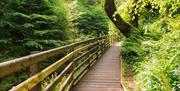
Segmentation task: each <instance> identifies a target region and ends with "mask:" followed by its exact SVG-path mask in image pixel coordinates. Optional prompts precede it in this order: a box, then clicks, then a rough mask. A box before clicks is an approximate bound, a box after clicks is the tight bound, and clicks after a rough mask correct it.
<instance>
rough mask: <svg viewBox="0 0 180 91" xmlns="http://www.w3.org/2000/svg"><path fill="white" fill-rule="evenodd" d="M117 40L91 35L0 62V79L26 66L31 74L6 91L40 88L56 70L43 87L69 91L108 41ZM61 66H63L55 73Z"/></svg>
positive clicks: (49, 89) (106, 45)
mask: <svg viewBox="0 0 180 91" xmlns="http://www.w3.org/2000/svg"><path fill="white" fill-rule="evenodd" d="M117 40H118V37H117V36H114V35H111V36H110V35H108V36H103V37H98V38H92V39H88V40H86V41H82V42H77V43H73V44H70V45H67V46H63V47H59V48H55V49H51V50H47V51H43V52H40V53H36V54H32V55H29V56H25V57H21V58H17V59H14V60H10V61H7V62H4V63H0V79H3V78H4V77H6V76H8V75H11V74H13V73H15V72H18V71H20V70H22V69H25V68H28V67H29V68H30V71H32V72H31V76H30V77H29V78H28V79H26V80H25V81H23V82H22V83H20V84H18V85H17V86H14V87H13V88H11V89H10V90H9V91H42V89H41V82H42V81H43V80H44V79H46V78H47V77H49V76H50V75H52V74H53V73H55V72H56V73H58V75H57V76H56V77H55V79H53V80H52V81H51V82H50V83H49V84H48V85H47V86H46V87H45V88H44V89H43V90H44V91H52V90H53V89H55V88H57V87H59V88H58V89H59V91H69V90H70V89H71V87H73V86H74V85H76V83H77V82H78V81H79V80H80V79H81V78H82V77H83V75H85V74H86V72H87V71H88V69H89V68H90V67H92V66H93V64H95V63H96V61H97V60H98V58H100V57H101V55H102V54H103V53H104V52H105V50H106V49H107V48H108V47H109V46H110V44H112V43H114V42H115V41H117ZM67 51H68V52H69V53H68V54H67V55H65V56H64V57H62V58H61V59H59V60H58V61H56V62H55V63H53V64H52V65H50V66H48V67H46V68H45V69H42V70H39V65H41V62H43V61H44V60H46V59H48V58H50V57H53V56H57V55H61V54H62V53H64V52H67ZM62 66H63V67H64V66H65V67H64V68H63V70H61V71H60V72H58V71H59V70H58V69H60V68H61V69H62Z"/></svg>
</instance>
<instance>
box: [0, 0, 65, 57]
mask: <svg viewBox="0 0 180 91" xmlns="http://www.w3.org/2000/svg"><path fill="white" fill-rule="evenodd" d="M3 5H4V7H3V9H2V11H1V12H2V13H3V14H2V15H1V19H0V35H2V36H0V40H1V41H0V43H1V46H2V47H0V50H2V51H1V53H2V54H5V53H3V50H8V48H10V47H13V46H14V45H16V46H20V45H23V46H21V48H20V49H19V50H22V49H23V50H22V51H29V53H30V52H31V51H39V50H45V49H47V48H48V49H49V48H52V47H57V46H60V45H61V44H62V42H61V41H63V40H66V39H67V37H66V30H67V27H68V23H67V22H68V21H67V19H66V12H65V11H64V9H63V5H62V4H58V5H56V2H52V1H49V0H41V1H36V0H30V1H29V0H7V1H4V2H3ZM4 46H6V47H5V48H4ZM50 46H51V47H50ZM22 47H24V48H22ZM2 48H3V49H2ZM13 53H14V50H13V49H12V50H10V51H8V54H6V55H9V54H12V55H14V54H13ZM29 53H26V54H24V52H23V53H18V54H19V55H21V56H22V55H27V54H29Z"/></svg>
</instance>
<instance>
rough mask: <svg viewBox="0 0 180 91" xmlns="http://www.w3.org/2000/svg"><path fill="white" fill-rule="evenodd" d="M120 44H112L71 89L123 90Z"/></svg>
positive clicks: (86, 90)
mask: <svg viewBox="0 0 180 91" xmlns="http://www.w3.org/2000/svg"><path fill="white" fill-rule="evenodd" d="M120 44H121V43H115V44H114V45H112V46H111V47H110V48H109V49H108V50H107V51H106V52H105V54H103V56H102V57H101V58H100V59H99V60H98V61H97V63H96V64H95V65H94V66H93V67H92V68H90V70H89V72H88V73H87V74H86V75H85V76H84V77H83V78H82V80H80V82H79V83H78V84H77V85H76V86H75V87H74V88H73V91H123V89H122V85H121V63H120V48H119V47H120Z"/></svg>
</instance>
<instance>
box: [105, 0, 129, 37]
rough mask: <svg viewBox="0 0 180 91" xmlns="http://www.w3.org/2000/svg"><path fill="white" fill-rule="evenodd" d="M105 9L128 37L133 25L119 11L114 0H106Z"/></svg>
mask: <svg viewBox="0 0 180 91" xmlns="http://www.w3.org/2000/svg"><path fill="white" fill-rule="evenodd" d="M105 11H106V13H107V15H108V17H109V18H110V19H111V21H112V22H113V23H114V24H115V26H116V27H117V28H118V29H119V30H120V31H121V32H122V33H123V35H125V36H126V37H128V36H129V35H130V32H131V26H130V25H129V24H128V23H126V22H125V21H124V20H123V19H122V18H121V16H120V15H119V14H118V13H117V10H116V6H115V3H114V0H106V1H105Z"/></svg>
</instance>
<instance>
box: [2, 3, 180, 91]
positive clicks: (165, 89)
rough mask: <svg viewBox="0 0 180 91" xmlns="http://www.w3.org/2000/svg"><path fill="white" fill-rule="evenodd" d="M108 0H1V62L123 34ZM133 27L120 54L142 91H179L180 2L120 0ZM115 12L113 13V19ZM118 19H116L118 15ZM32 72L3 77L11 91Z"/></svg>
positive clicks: (119, 5) (123, 15)
mask: <svg viewBox="0 0 180 91" xmlns="http://www.w3.org/2000/svg"><path fill="white" fill-rule="evenodd" d="M105 1H109V0H1V1H0V62H4V61H7V60H10V59H14V58H17V57H21V56H25V55H29V54H32V53H33V52H39V51H43V50H47V49H51V48H55V47H59V46H62V45H65V44H69V43H72V42H75V41H80V40H85V39H87V38H91V37H97V36H102V35H105V34H120V32H119V30H118V29H117V28H116V27H115V26H114V25H113V23H112V22H111V21H110V20H109V19H108V16H107V15H106V13H105V11H104V7H105V6H104V3H105ZM116 8H117V12H115V14H114V16H116V15H117V14H119V15H120V17H121V18H122V19H123V20H124V21H125V22H126V23H127V24H129V25H130V27H131V33H130V35H129V36H128V37H124V36H123V34H120V36H121V37H123V38H122V41H123V44H122V48H121V55H122V57H123V59H124V60H125V61H126V62H127V63H128V64H130V65H131V66H132V67H133V71H134V72H135V82H136V83H137V86H139V87H140V88H141V89H142V90H143V91H180V13H179V12H180V2H179V0H116ZM114 16H113V17H114ZM114 21H116V19H114ZM26 78H27V74H22V75H21V76H19V78H18V80H17V79H16V78H15V76H10V77H7V78H6V79H3V80H0V81H1V83H0V91H6V90H7V89H9V88H11V87H12V86H14V85H15V84H14V83H19V82H21V81H22V80H24V79H26Z"/></svg>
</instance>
